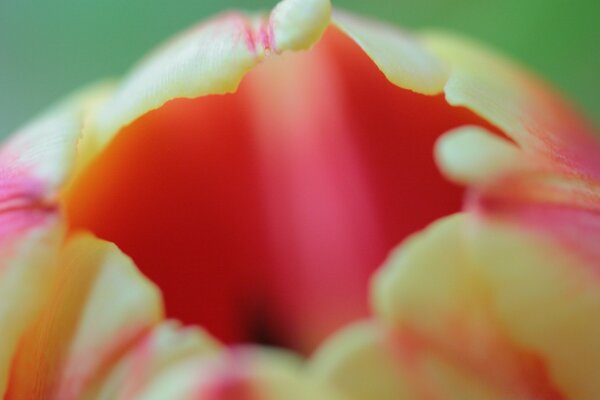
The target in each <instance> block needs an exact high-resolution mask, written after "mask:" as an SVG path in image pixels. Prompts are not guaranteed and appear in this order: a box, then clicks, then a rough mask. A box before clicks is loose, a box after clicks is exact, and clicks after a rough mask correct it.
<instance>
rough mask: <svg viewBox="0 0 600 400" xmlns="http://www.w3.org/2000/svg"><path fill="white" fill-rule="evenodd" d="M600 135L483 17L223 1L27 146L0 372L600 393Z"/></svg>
mask: <svg viewBox="0 0 600 400" xmlns="http://www.w3.org/2000/svg"><path fill="white" fill-rule="evenodd" d="M599 156H600V144H599V142H598V138H597V136H595V133H594V131H593V129H592V128H591V127H590V125H589V124H588V123H587V122H585V120H584V119H583V118H582V117H581V116H580V115H578V113H577V112H576V111H574V110H573V108H572V107H571V106H570V105H569V104H568V103H567V102H566V101H564V100H562V99H561V97H560V96H559V95H557V94H556V93H555V92H554V91H553V90H552V89H551V88H549V87H548V86H547V85H546V84H544V83H543V82H541V81H540V80H538V79H537V78H536V77H535V76H533V75H532V74H530V73H529V72H527V71H525V70H524V68H522V67H520V66H518V65H516V64H514V63H512V62H510V61H507V60H505V59H504V58H502V57H501V56H498V55H496V54H494V53H492V52H490V51H489V50H486V49H483V48H481V47H480V46H479V45H477V44H475V43H471V42H469V41H467V40H465V39H461V38H457V37H454V36H451V35H448V34H443V33H436V32H429V33H410V32H406V31H403V30H400V29H398V28H396V27H392V26H389V25H386V24H383V23H380V22H375V21H371V20H368V19H365V18H362V17H358V16H355V15H352V14H349V13H346V12H342V11H339V10H334V11H332V9H331V5H330V3H329V2H328V1H326V0H284V1H282V2H281V3H279V4H278V5H277V6H276V7H275V8H274V10H273V11H272V12H271V13H270V14H257V15H245V14H241V13H228V14H224V15H222V16H219V17H216V18H214V19H212V20H209V21H207V22H203V23H201V24H200V25H198V26H197V27H195V28H193V29H191V30H189V31H187V32H185V33H183V34H181V35H180V36H178V37H177V38H175V39H174V40H171V41H170V42H168V43H167V44H166V45H164V46H163V47H161V48H159V49H158V50H157V51H155V52H154V53H152V54H151V55H149V56H148V57H147V58H146V59H144V60H143V61H142V62H141V63H140V64H139V65H137V66H136V67H135V68H134V69H133V70H132V71H131V72H130V73H129V75H128V76H127V77H126V78H124V79H123V80H122V81H120V82H117V83H107V84H102V85H99V86H95V87H91V88H88V89H86V90H83V91H82V92H80V93H78V94H76V95H75V96H73V97H72V98H70V99H68V100H67V101H65V102H63V103H61V104H59V105H58V106H56V107H54V108H53V109H52V110H50V111H49V112H48V113H47V114H45V115H43V116H42V117H40V118H38V119H37V120H36V121H34V122H33V123H32V124H30V125H28V126H26V127H25V128H23V129H22V130H20V131H19V132H17V133H16V134H15V135H14V136H12V137H11V138H10V139H9V140H8V141H7V142H6V143H5V144H4V146H3V147H2V148H1V150H0V171H1V173H0V202H1V203H0V204H1V206H0V210H1V212H0V219H1V223H0V260H2V261H1V262H2V268H1V269H0V305H1V306H0V331H1V332H2V333H3V334H2V337H1V338H0V392H2V393H4V396H5V398H6V399H38V398H39V399H67V400H68V399H157V400H160V399H207V400H217V399H219V400H225V399H232V400H245V399H318V400H319V399H322V400H338V399H339V400H344V399H345V400H363V399H365V400H366V399H378V400H388V399H389V400H392V399H394V400H398V399H401V400H404V399H407V400H412V399H419V400H420V399H423V400H430V399H431V400H437V399H440V400H445V399H460V400H465V399H491V400H492V399H536V400H542V399H543V400H559V399H573V400H592V399H598V398H600V380H598V379H597V371H600V339H599V338H600V317H598V316H599V315H600V275H599V274H598V265H600V252H599V250H598V247H597V245H596V242H597V240H600V219H599V218H598V213H599V212H600V207H599V204H600V183H599V182H600V164H599V162H598V159H599ZM381 265H383V267H380V266H381ZM371 277H373V279H371Z"/></svg>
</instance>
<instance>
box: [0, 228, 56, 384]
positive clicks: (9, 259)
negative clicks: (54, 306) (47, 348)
mask: <svg viewBox="0 0 600 400" xmlns="http://www.w3.org/2000/svg"><path fill="white" fill-rule="evenodd" d="M63 233H64V230H63V229H62V226H61V225H60V224H59V223H58V221H57V220H56V218H48V219H47V220H46V221H45V222H44V223H43V224H39V225H38V226H34V227H31V228H29V229H27V230H24V231H21V232H18V233H13V234H12V236H10V237H8V238H4V239H3V240H2V241H1V242H0V260H2V261H1V263H0V304H1V305H2V306H1V307H0V332H2V340H1V341H0V394H3V393H4V392H5V390H6V386H7V382H8V379H9V371H10V364H11V360H12V359H13V357H14V354H15V352H16V351H17V346H18V342H19V339H20V337H21V335H22V334H23V332H24V331H25V330H26V329H27V327H28V326H29V325H30V324H31V323H33V321H34V319H35V317H36V315H37V314H38V313H39V311H40V309H41V307H42V305H43V303H44V301H45V300H46V298H47V294H48V289H49V283H48V282H49V281H50V280H51V278H52V275H53V273H54V270H55V268H56V263H57V258H58V249H59V247H60V243H61V241H62V239H63V236H64V235H63Z"/></svg>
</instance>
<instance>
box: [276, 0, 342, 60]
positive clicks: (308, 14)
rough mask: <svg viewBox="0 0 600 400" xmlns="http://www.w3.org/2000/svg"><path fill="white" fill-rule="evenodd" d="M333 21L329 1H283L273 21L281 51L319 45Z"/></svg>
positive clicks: (278, 47)
mask: <svg viewBox="0 0 600 400" xmlns="http://www.w3.org/2000/svg"><path fill="white" fill-rule="evenodd" d="M330 19H331V2H330V1H329V0H283V1H281V2H280V3H279V4H277V6H275V8H274V9H273V12H272V13H271V17H270V19H269V22H270V25H271V28H272V29H273V36H274V41H275V43H274V44H275V49H276V50H277V51H285V50H305V49H308V48H310V47H311V46H312V45H313V44H315V43H316V42H317V41H318V40H319V38H320V37H321V35H322V34H323V32H325V29H326V28H327V26H328V25H329V21H330Z"/></svg>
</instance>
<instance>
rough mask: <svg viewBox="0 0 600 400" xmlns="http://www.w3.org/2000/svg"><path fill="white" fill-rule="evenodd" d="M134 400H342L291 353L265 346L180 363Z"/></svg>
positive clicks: (232, 350) (235, 350)
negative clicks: (312, 376)
mask: <svg viewBox="0 0 600 400" xmlns="http://www.w3.org/2000/svg"><path fill="white" fill-rule="evenodd" d="M136 399H139V400H162V399H189V400H195V399H197V400H303V399H315V400H343V399H345V398H344V397H342V395H340V394H339V393H338V392H337V391H336V390H335V389H333V388H331V387H330V386H329V385H327V384H326V383H322V382H318V381H316V380H314V379H312V378H311V377H310V376H309V375H308V374H307V373H306V372H305V371H304V368H303V366H302V362H301V360H300V359H298V358H297V357H296V356H295V355H293V354H291V353H287V352H285V351H281V350H269V349H266V348H234V349H230V350H229V351H225V352H222V353H220V354H219V355H217V356H215V357H204V358H199V359H194V360H189V361H187V362H182V363H180V364H178V365H176V366H173V367H172V368H170V369H169V370H167V371H166V372H165V373H164V374H162V375H160V376H158V377H157V378H156V379H155V380H154V381H153V382H151V384H150V385H149V386H148V388H147V391H145V392H143V393H142V394H141V395H140V396H139V397H136Z"/></svg>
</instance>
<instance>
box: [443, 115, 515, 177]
mask: <svg viewBox="0 0 600 400" xmlns="http://www.w3.org/2000/svg"><path fill="white" fill-rule="evenodd" d="M518 152H519V150H518V148H517V147H516V146H515V145H514V144H512V143H510V142H508V141H506V140H503V139H501V138H499V137H497V136H495V135H493V134H492V133H490V132H488V131H486V130H485V129H483V128H480V127H476V126H464V127H460V128H457V129H454V130H452V131H450V132H447V133H446V134H444V135H442V136H441V137H440V138H439V139H438V141H437V143H436V145H435V159H436V162H437V164H438V166H439V168H440V169H441V170H442V172H443V173H444V174H445V175H446V176H447V177H448V178H449V179H450V180H452V181H454V182H457V183H461V184H466V185H472V184H479V183H483V182H485V181H488V180H490V179H491V178H493V177H497V176H498V175H501V174H503V173H506V172H508V171H510V170H512V169H514V168H515V167H516V166H517V165H518V164H519V154H518Z"/></svg>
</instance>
